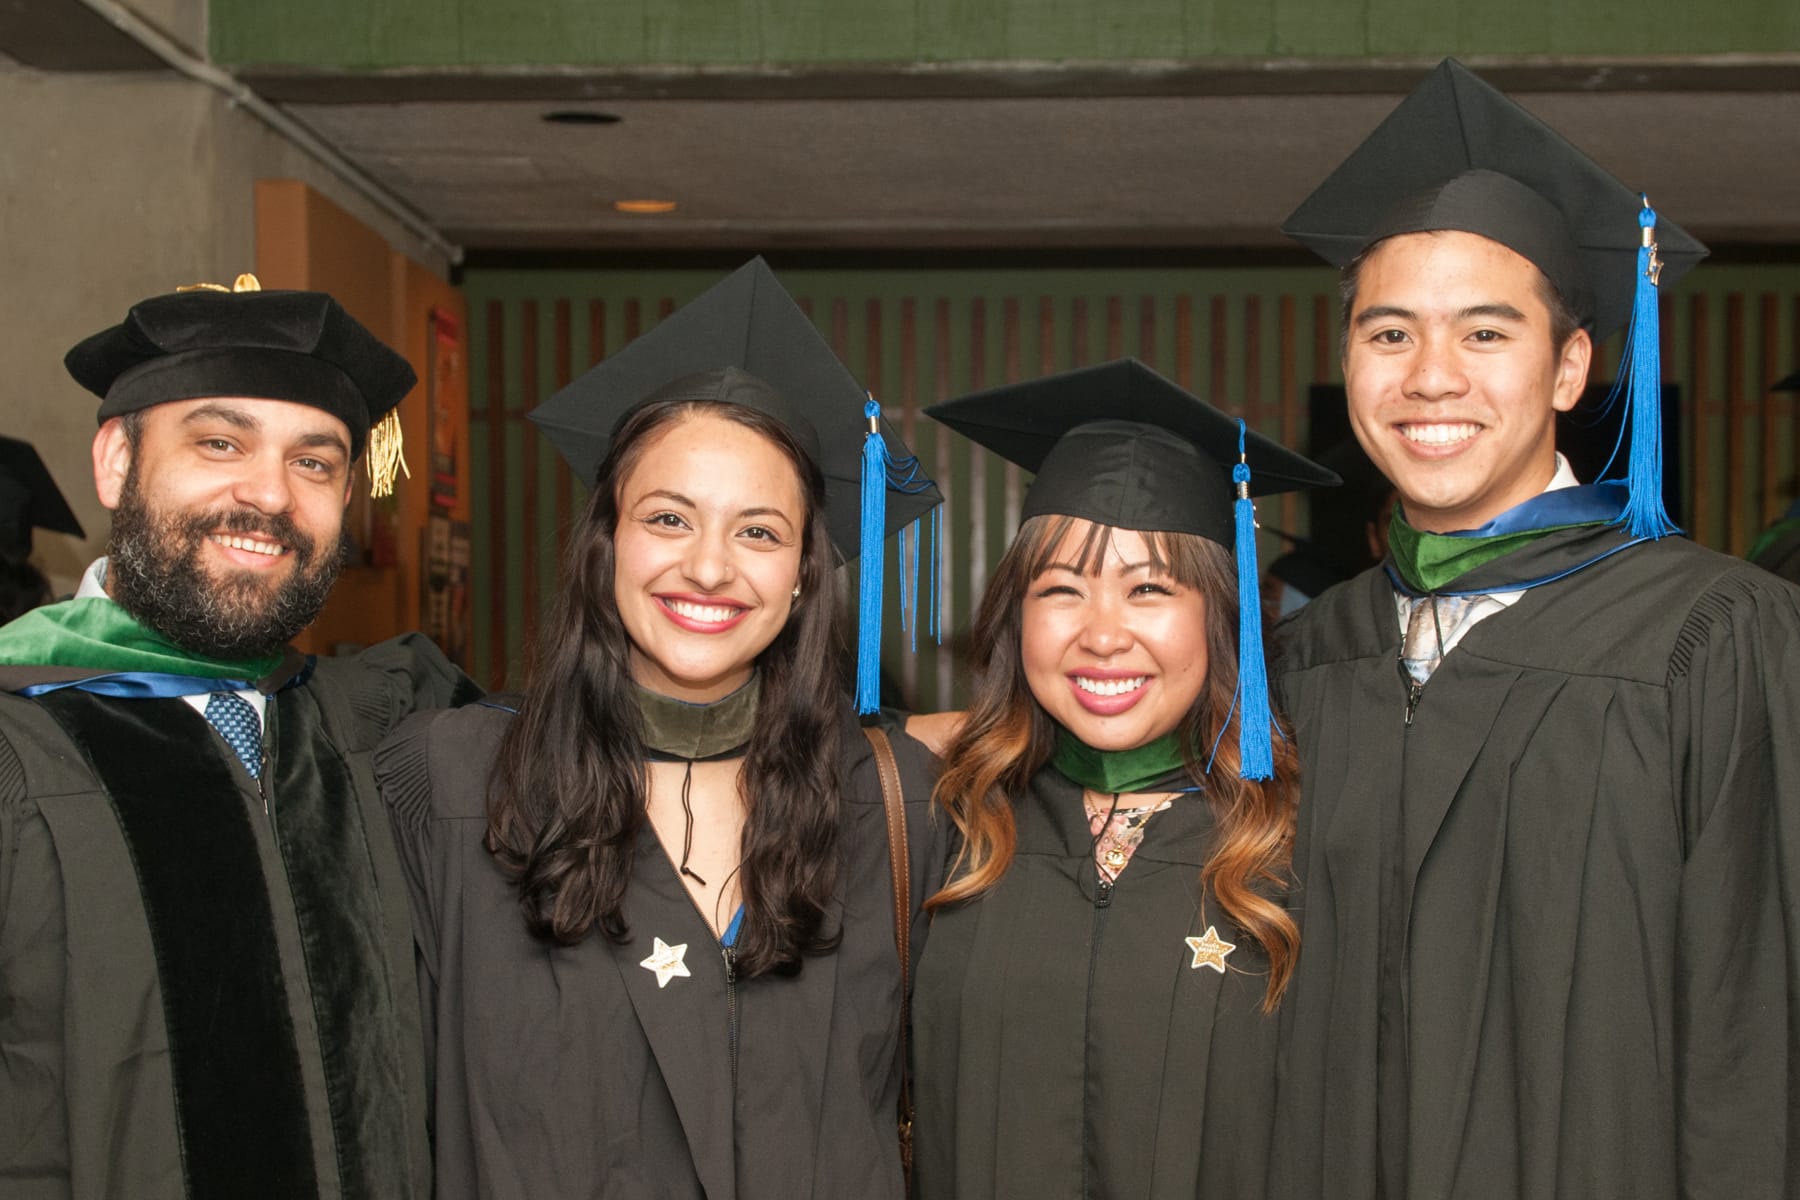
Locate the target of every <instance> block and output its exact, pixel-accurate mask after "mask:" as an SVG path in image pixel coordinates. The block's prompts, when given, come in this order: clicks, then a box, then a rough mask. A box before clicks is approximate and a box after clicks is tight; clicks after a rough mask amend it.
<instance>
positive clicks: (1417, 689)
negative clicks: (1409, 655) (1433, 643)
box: [1394, 659, 1425, 729]
mask: <svg viewBox="0 0 1800 1200" xmlns="http://www.w3.org/2000/svg"><path fill="white" fill-rule="evenodd" d="M1394 669H1395V670H1397V671H1399V672H1400V682H1401V683H1403V684H1405V685H1406V725H1407V728H1409V729H1410V728H1411V727H1412V723H1413V713H1415V712H1417V711H1418V708H1419V697H1420V696H1423V695H1424V694H1425V685H1424V684H1422V683H1420V682H1419V681H1418V680H1416V679H1414V678H1413V677H1412V672H1410V671H1408V670H1407V669H1406V660H1405V659H1395V660H1394Z"/></svg>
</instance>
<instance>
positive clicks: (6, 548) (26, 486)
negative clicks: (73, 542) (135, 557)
mask: <svg viewBox="0 0 1800 1200" xmlns="http://www.w3.org/2000/svg"><path fill="white" fill-rule="evenodd" d="M33 529H48V530H50V531H51V532H52V533H67V534H72V535H74V536H75V537H86V536H87V534H86V532H85V531H84V530H83V529H82V528H81V522H80V521H77V520H76V519H75V514H74V513H73V512H72V511H70V509H69V502H68V501H67V500H65V499H64V498H63V494H62V489H61V488H59V487H57V486H56V480H54V479H52V478H50V471H49V469H48V468H46V467H45V466H44V460H43V459H42V458H40V457H38V452H37V450H36V448H34V447H33V446H32V444H31V443H30V442H22V441H20V440H19V439H18V438H10V437H0V555H5V556H6V557H8V558H11V559H14V560H16V561H19V562H23V561H24V560H25V559H27V558H29V557H31V531H32V530H33Z"/></svg>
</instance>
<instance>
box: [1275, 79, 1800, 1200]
mask: <svg viewBox="0 0 1800 1200" xmlns="http://www.w3.org/2000/svg"><path fill="white" fill-rule="evenodd" d="M1644 214H1647V215H1644ZM1640 220H1642V221H1645V222H1655V223H1654V227H1653V229H1652V231H1651V232H1650V234H1649V236H1648V238H1646V237H1645V236H1644V235H1642V234H1641V233H1640V229H1641V225H1640ZM1286 228H1287V230H1288V232H1290V233H1291V234H1293V235H1294V236H1296V237H1298V238H1299V239H1300V240H1301V241H1303V242H1306V243H1307V244H1308V245H1310V246H1312V247H1314V248H1315V249H1317V250H1318V251H1319V252H1320V253H1321V254H1323V255H1324V256H1325V257H1326V258H1328V259H1329V260H1331V261H1332V262H1334V263H1336V264H1338V265H1340V266H1344V267H1346V272H1345V282H1344V294H1345V300H1346V305H1345V326H1346V328H1345V341H1344V352H1343V366H1344V377H1345V386H1346V391H1347V393H1348V397H1349V407H1350V418H1351V423H1352V425H1353V426H1354V428H1355V431H1356V435H1357V438H1358V440H1359V441H1360V442H1361V443H1362V445H1363V446H1364V448H1365V449H1366V450H1367V451H1368V453H1369V455H1370V457H1371V458H1372V459H1373V460H1374V461H1375V463H1376V464H1377V465H1378V466H1379V467H1380V468H1381V470H1382V471H1383V473H1384V474H1386V476H1387V477H1388V478H1389V479H1390V480H1391V481H1392V482H1393V483H1394V485H1395V488H1396V489H1397V491H1398V493H1399V497H1400V506H1399V510H1398V511H1397V512H1396V514H1395V516H1394V519H1393V524H1392V529H1391V551H1390V555H1389V558H1388V560H1387V561H1386V562H1384V563H1383V564H1382V565H1381V566H1380V567H1378V568H1376V569H1374V570H1372V571H1370V572H1368V573H1366V574H1364V575H1362V576H1359V577H1358V578H1356V579H1353V580H1351V581H1350V582H1348V583H1346V584H1344V585H1342V586H1340V587H1338V588H1336V589H1334V590H1333V591H1331V592H1329V593H1327V594H1326V595H1325V596H1323V597H1321V598H1320V599H1318V600H1315V601H1314V602H1312V603H1311V604H1309V605H1308V606H1307V607H1306V608H1305V609H1303V610H1302V611H1301V612H1300V614H1299V615H1298V616H1297V617H1296V618H1295V619H1294V620H1292V621H1291V622H1289V623H1288V624H1287V625H1285V626H1283V628H1282V630H1281V631H1280V632H1281V640H1282V642H1283V644H1284V655H1283V660H1282V662H1281V664H1280V668H1279V671H1278V672H1277V680H1278V683H1277V686H1278V690H1279V693H1280V695H1281V696H1282V698H1283V700H1284V702H1285V706H1286V709H1287V712H1288V713H1289V714H1290V716H1291V717H1292V718H1293V720H1294V721H1295V722H1296V736H1297V740H1298V742H1299V745H1300V748H1301V753H1302V762H1303V771H1302V779H1303V787H1304V792H1303V799H1302V803H1301V815H1300V822H1299V831H1298V835H1297V837H1298V840H1297V845H1296V854H1295V863H1296V865H1297V868H1298V870H1299V872H1300V876H1301V889H1300V891H1299V893H1298V894H1297V897H1296V901H1295V909H1296V913H1297V915H1298V916H1299V918H1300V920H1301V944H1302V946H1303V947H1304V951H1303V953H1302V955H1301V958H1300V964H1299V968H1298V972H1297V976H1296V980H1295V984H1294V986H1293V988H1292V990H1291V991H1290V993H1289V996H1288V998H1287V1001H1286V1003H1285V1005H1284V1018H1283V1022H1284V1023H1283V1043H1284V1044H1283V1077H1282V1081H1281V1097H1280V1109H1279V1119H1278V1125H1277V1133H1276V1144H1277V1145H1278V1146H1280V1147H1281V1151H1280V1152H1279V1157H1278V1159H1277V1161H1276V1163H1275V1164H1274V1167H1273V1170H1274V1173H1275V1177H1276V1179H1277V1181H1278V1182H1277V1186H1276V1187H1275V1188H1274V1189H1273V1190H1272V1191H1271V1195H1279V1196H1282V1197H1291V1198H1299V1197H1306V1198H1307V1200H1316V1198H1319V1197H1332V1198H1358V1200H1361V1198H1373V1197H1382V1198H1385V1200H1393V1198H1399V1197H1415V1198H1424V1197H1430V1198H1432V1200H1439V1198H1447V1197H1457V1198H1464V1197H1468V1198H1473V1197H1493V1198H1495V1200H1498V1198H1500V1197H1506V1198H1507V1200H1549V1198H1553V1197H1554V1198H1557V1200H1576V1198H1578V1197H1579V1198H1586V1197H1596V1196H1619V1197H1625V1196H1629V1197H1633V1198H1634V1200H1659V1198H1663V1197H1669V1198H1673V1197H1676V1196H1700V1195H1708V1196H1712V1195H1718V1196H1727V1195H1730V1196H1786V1195H1795V1194H1797V1192H1796V1188H1797V1187H1800V1037H1796V1034H1795V1032H1794V1031H1795V1029H1796V1028H1797V1027H1800V918H1797V917H1796V916H1795V915H1794V914H1793V912H1792V897H1793V896H1794V894H1795V890H1796V885H1797V884H1800V812H1797V811H1796V800H1797V799H1800V754H1797V751H1796V744H1795V741H1794V739H1793V737H1792V733H1793V731H1794V730H1795V729H1800V704H1797V703H1796V693H1795V689H1794V685H1793V680H1794V679H1795V678H1796V677H1800V591H1797V590H1795V589H1794V588H1791V587H1789V586H1787V585H1785V584H1783V583H1781V582H1780V581H1778V580H1774V579H1772V578H1770V577H1769V576H1767V575H1765V574H1761V573H1759V572H1757V571H1756V570H1755V569H1754V568H1750V567H1747V566H1745V565H1744V564H1742V563H1740V562H1739V561H1737V560H1734V559H1730V558H1726V557H1724V556H1721V555H1717V554H1714V553H1712V552H1710V551H1707V550H1703V549H1701V548H1699V547H1697V546H1695V545H1694V544H1693V543H1691V542H1689V541H1687V540H1686V539H1684V538H1681V537H1679V536H1674V535H1673V531H1672V530H1671V529H1669V528H1668V527H1666V526H1664V525H1663V524H1661V523H1660V522H1659V521H1658V520H1657V519H1656V518H1657V516H1658V515H1659V514H1660V494H1661V480H1660V478H1659V476H1658V475H1657V474H1656V472H1655V471H1654V470H1637V471H1634V472H1633V473H1632V476H1631V480H1630V484H1629V485H1625V484H1619V483H1609V484H1601V485H1597V486H1596V485H1590V486H1581V485H1580V484H1579V483H1578V482H1577V480H1576V479H1575V478H1574V476H1573V474H1572V473H1571V472H1570V470H1569V467H1568V464H1567V462H1566V461H1565V460H1563V459H1562V458H1561V457H1559V456H1558V455H1557V453H1556V443H1555V424H1556V416H1557V414H1558V413H1561V412H1567V411H1569V410H1570V409H1571V408H1573V407H1574V405H1575V403H1576V401H1577V400H1578V399H1579V397H1580V396H1581V393H1582V389H1583V388H1584V387H1585V385H1586V383H1587V378H1588V368H1589V364H1590V360H1591V358H1592V355H1593V344H1594V339H1595V338H1597V337H1603V336H1605V335H1606V334H1608V333H1610V332H1611V331H1613V330H1615V329H1618V328H1620V327H1622V326H1624V325H1625V324H1626V323H1627V319H1628V317H1629V314H1630V313H1631V311H1632V305H1633V302H1634V295H1635V293H1637V291H1638V287H1639V281H1638V271H1639V270H1640V269H1641V268H1640V266H1639V262H1638V260H1639V252H1640V250H1641V249H1649V246H1650V241H1652V240H1653V241H1654V242H1656V243H1657V246H1656V248H1655V250H1654V251H1652V252H1651V253H1650V254H1649V255H1648V257H1649V258H1651V259H1653V260H1654V259H1662V260H1666V261H1667V263H1668V264H1670V265H1668V266H1666V267H1664V268H1663V269H1662V271H1661V279H1660V282H1661V283H1662V284H1664V285H1666V284H1667V283H1669V282H1670V280H1671V279H1672V278H1673V276H1674V274H1676V273H1677V271H1678V270H1679V269H1680V268H1681V267H1682V266H1683V265H1685V264H1687V263H1689V262H1691V261H1693V260H1694V259H1697V258H1698V257H1699V254H1700V252H1701V248H1700V247H1699V246H1698V244H1697V243H1695V242H1693V241H1692V239H1690V238H1688V237H1687V236H1686V235H1685V234H1683V233H1682V232H1681V231H1680V230H1679V229H1676V228H1674V227H1672V226H1670V225H1668V224H1667V223H1666V222H1658V221H1656V219H1655V216H1654V214H1653V213H1648V209H1647V207H1646V206H1645V204H1644V202H1643V201H1642V200H1641V199H1640V198H1639V197H1638V196H1637V195H1635V194H1634V193H1631V192H1629V191H1627V190H1626V189H1625V188H1624V187H1623V186H1622V185H1620V184H1618V183H1617V181H1615V180H1613V179H1612V178H1611V177H1610V176H1609V175H1607V174H1605V172H1604V171H1602V170H1601V169H1600V168H1599V167H1597V166H1596V165H1595V164H1593V163H1592V162H1591V161H1589V160H1588V159H1587V158H1586V157H1585V156H1584V155H1582V154H1581V153H1580V152H1579V151H1577V150H1575V149H1574V148H1573V147H1572V146H1570V145H1569V144H1568V143H1566V142H1564V141H1562V140H1561V139H1560V138H1559V137H1557V135H1556V134H1555V133H1554V132H1552V131H1551V130H1549V129H1548V128H1547V127H1545V126H1543V125H1542V124H1541V123H1539V122H1537V121H1536V120H1535V119H1534V118H1532V117H1530V116H1528V115H1527V114H1526V113H1525V112H1524V111H1523V110H1521V109H1519V108H1518V107H1516V106H1515V105H1513V104H1512V103H1511V102H1510V101H1508V100H1507V99H1506V98H1505V97H1503V96H1501V95H1500V94H1499V93H1498V92H1496V91H1494V90H1493V89H1492V88H1490V87H1488V86H1487V85H1486V84H1484V83H1482V82H1481V81H1480V80H1479V79H1477V78H1475V77H1474V76H1473V75H1471V74H1469V73H1468V72H1467V71H1465V70H1464V69H1462V68H1461V67H1460V66H1458V65H1457V64H1455V63H1453V62H1446V63H1444V64H1443V65H1441V66H1440V67H1439V68H1438V69H1437V70H1436V71H1435V72H1433V74H1432V75H1431V76H1430V77H1429V78H1428V79H1427V81H1426V82H1425V83H1424V84H1423V85H1422V86H1421V87H1420V88H1419V89H1418V90H1417V91H1416V92H1415V93H1413V95H1412V96H1411V97H1409V98H1408V99H1407V100H1406V101H1405V102H1403V103H1402V105H1401V106H1400V108H1399V109H1398V110H1396V112H1395V113H1394V114H1393V116H1391V117H1390V118H1389V120H1388V121H1387V122H1386V123H1384V124H1383V125H1382V126H1381V127H1380V128H1379V129H1377V130H1376V131H1375V132H1374V133H1373V134H1372V135H1371V136H1370V138H1369V140H1368V141H1367V142H1366V143H1365V144H1364V146H1363V147H1362V148H1361V149H1359V150H1358V151H1357V152H1356V153H1355V154H1354V155H1352V157H1351V158H1350V159H1349V160H1347V161H1346V162H1345V164H1344V165H1343V166H1341V167H1340V168H1339V169H1338V171H1337V172H1336V173H1334V174H1333V176H1332V177H1331V178H1330V179H1329V180H1327V181H1326V183H1325V184H1324V185H1322V186H1321V187H1320V188H1319V190H1318V191H1317V192H1316V193H1315V194H1314V195H1313V196H1312V197H1311V198H1310V199H1309V200H1308V201H1307V202H1306V203H1305V204H1303V205H1302V206H1301V208H1300V209H1299V210H1298V211H1297V212H1296V213H1295V214H1294V215H1293V216H1292V217H1290V218H1289V221H1288V223H1287V226H1286ZM1651 269H1652V270H1654V265H1652V268H1651ZM1646 282H1654V280H1651V279H1647V281H1646ZM1635 298H1636V299H1637V300H1638V302H1639V303H1643V302H1644V301H1645V300H1646V299H1647V302H1648V305H1651V306H1653V305H1654V304H1655V303H1656V297H1655V294H1654V292H1653V291H1652V292H1647V293H1646V294H1645V295H1643V296H1635ZM1640 311H1643V310H1642V309H1640ZM1636 335H1637V338H1638V340H1640V341H1645V342H1647V345H1646V347H1645V348H1646V349H1648V350H1650V351H1652V352H1653V350H1654V345H1655V332H1654V329H1653V328H1644V329H1640V330H1637V331H1636ZM1650 361H1651V362H1653V361H1654V360H1653V358H1652V359H1651V360H1650ZM1646 376H1647V378H1644V379H1640V380H1639V381H1638V382H1639V383H1640V384H1645V385H1647V386H1649V387H1650V388H1651V389H1652V391H1653V394H1654V390H1656V389H1658V388H1659V385H1660V382H1661V381H1660V379H1657V378H1654V371H1653V370H1646ZM1633 436H1634V437H1637V438H1643V439H1649V438H1650V437H1652V436H1653V432H1652V423H1645V422H1642V421H1637V420H1634V421H1633ZM1650 444H1651V443H1650V442H1649V441H1648V440H1646V441H1645V442H1644V445H1645V446H1646V447H1647V446H1649V445H1650ZM1640 465H1649V466H1654V465H1655V464H1654V456H1645V457H1644V463H1643V464H1640ZM1646 514H1648V516H1646Z"/></svg>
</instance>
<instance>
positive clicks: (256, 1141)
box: [0, 635, 475, 1200]
mask: <svg viewBox="0 0 1800 1200" xmlns="http://www.w3.org/2000/svg"><path fill="white" fill-rule="evenodd" d="M292 661H294V664H295V665H298V662H297V656H295V658H294V660H292ZM96 673H97V672H92V671H89V672H80V671H74V670H70V669H63V668H36V667H6V668H0V686H3V687H4V688H5V689H6V692H7V694H0V1195H4V1196H6V1197H8V1198H9V1200H15V1198H18V1200H22V1198H26V1197H29V1198H31V1200H47V1198H50V1197H57V1198H63V1197H73V1198H75V1200H100V1198H103V1197H104V1198H109V1200H111V1198H117V1200H162V1198H167V1200H176V1198H180V1200H192V1198H198V1197H238V1196H256V1197H259V1198H266V1197H267V1198H283V1197H311V1196H319V1197H340V1196H341V1197H354V1198H363V1200H396V1198H406V1197H413V1198H417V1200H424V1197H426V1196H428V1195H429V1194H430V1175H429V1171H430V1158H429V1148H428V1145H427V1142H426V1132H425V1116H426V1113H425V1091H424V1068H423V1062H422V1058H421V1052H420V1030H419V1014H418V1004H417V996H416V992H415V990H414V988H413V985H412V972H411V965H412V948H411V944H410V929H409V919H408V918H409V915H410V914H409V912H408V905H407V903H406V901H405V899H404V898H403V897H404V894H405V893H404V886H405V885H404V880H403V877H402V876H401V873H400V864H399V860H398V858H397V857H396V855H395V854H394V848H393V842H392V838H391V836H390V835H389V832H388V824H387V818H386V813H385V811H384V810H383V807H382V804H381V801H380V799H379V798H378V796H377V795H376V791H375V783H374V778H373V776H372V774H371V772H370V765H369V759H370V756H371V754H372V752H373V750H374V748H375V746H376V744H377V743H378V742H380V741H381V739H382V738H383V737H384V736H385V735H386V734H388V733H389V732H391V731H392V730H393V728H394V727H395V726H396V725H398V724H399V722H400V720H401V718H402V717H404V716H405V715H406V714H408V713H410V712H412V711H414V710H415V709H419V708H426V707H436V706H440V705H443V704H448V703H452V702H453V701H456V700H460V699H466V698H468V697H470V696H472V695H474V694H475V689H474V687H473V685H471V684H469V683H468V681H467V680H466V679H465V678H464V677H463V676H462V675H461V674H460V673H459V672H457V671H456V669H455V668H454V667H452V666H451V665H450V663H449V662H447V661H446V660H445V659H444V657H443V656H442V655H441V654H440V653H438V650H437V648H436V647H435V646H433V645H431V643H430V642H428V641H426V640H425V639H423V638H421V637H417V636H416V635H413V636H409V637H405V638H397V639H395V640H393V641H391V642H386V643H383V644H382V645H380V646H376V647H373V648H371V649H370V650H368V651H366V652H364V653H363V654H360V655H357V656H355V657H352V658H342V659H331V658H328V659H321V660H319V661H318V663H317V667H316V669H315V670H314V671H313V672H312V674H311V675H310V676H309V677H307V678H306V681H305V682H304V683H301V684H298V685H296V686H291V687H286V688H284V689H283V690H281V691H278V692H276V693H275V694H274V695H273V696H272V697H271V698H270V702H269V705H268V709H267V721H268V724H267V734H266V738H265V746H266V747H267V753H268V755H269V760H268V761H269V766H268V767H267V768H266V769H265V772H264V776H263V782H262V783H261V784H260V785H259V784H258V782H257V781H256V780H254V779H252V778H251V777H250V775H249V774H248V773H247V772H246V771H245V770H244V768H243V767H242V765H241V764H240V763H239V762H238V760H237V758H236V756H235V755H234V754H233V753H232V751H231V750H230V749H229V748H228V747H227V746H226V744H225V742H224V740H223V739H222V738H220V737H219V735H218V734H217V733H215V732H214V731H213V730H212V728H211V727H210V726H209V725H207V723H206V720H205V718H203V717H202V716H201V715H200V714H199V713H198V712H196V711H195V710H194V709H193V708H192V707H191V706H190V705H188V704H187V702H185V701H183V700H181V699H156V700H128V699H113V698H108V697H101V696H90V695H88V694H87V693H83V692H77V691H61V692H54V693H51V694H50V695H48V696H47V697H45V698H43V699H37V700H33V699H27V698H25V697H23V696H20V695H17V694H12V693H13V692H15V691H16V689H18V688H20V687H23V686H26V685H28V684H30V683H33V682H41V681H44V680H46V679H59V680H60V679H69V678H74V677H79V676H82V675H84V674H86V675H93V674H96ZM289 673H290V674H291V671H290V672H289Z"/></svg>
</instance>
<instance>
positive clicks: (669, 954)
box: [638, 938, 1199, 988]
mask: <svg viewBox="0 0 1800 1200" xmlns="http://www.w3.org/2000/svg"><path fill="white" fill-rule="evenodd" d="M652 940H653V941H655V943H656V945H655V947H654V949H655V951H656V953H654V954H652V955H651V956H650V957H649V958H646V959H645V960H644V961H643V962H641V963H639V964H638V966H640V967H643V968H644V969H645V970H646V971H655V972H656V986H657V987H659V988H666V987H668V986H669V980H671V979H673V978H675V977H676V976H677V975H679V976H681V977H682V978H683V979H686V978H688V977H689V976H691V975H692V974H693V972H692V971H689V970H688V969H687V964H686V963H684V962H682V961H681V960H682V958H683V957H684V956H685V955H686V954H687V943H686V942H683V943H681V945H679V946H671V945H669V943H667V942H665V941H663V940H662V939H661V938H654V939H652ZM1188 940H1189V941H1190V942H1191V941H1193V940H1194V939H1193V938H1189V939H1188ZM1194 965H1195V966H1198V965H1199V964H1198V963H1195V964H1194Z"/></svg>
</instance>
